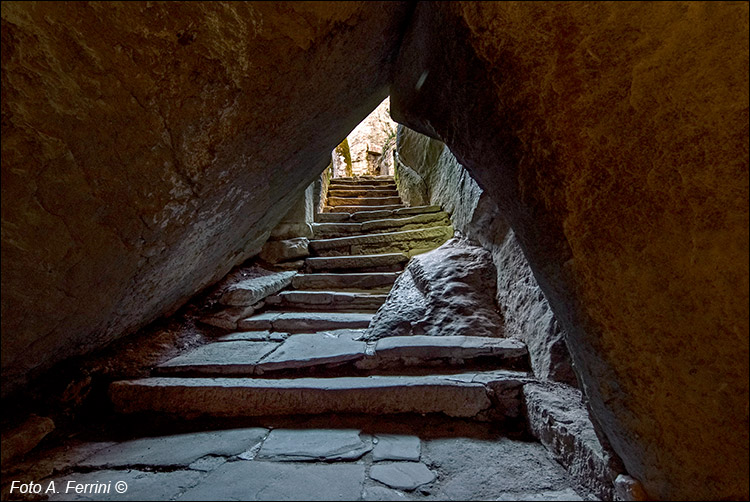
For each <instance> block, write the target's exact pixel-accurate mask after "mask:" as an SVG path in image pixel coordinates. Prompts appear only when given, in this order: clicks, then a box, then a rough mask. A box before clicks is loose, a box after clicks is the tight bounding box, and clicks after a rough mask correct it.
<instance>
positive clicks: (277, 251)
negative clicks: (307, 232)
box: [260, 237, 310, 264]
mask: <svg viewBox="0 0 750 502" xmlns="http://www.w3.org/2000/svg"><path fill="white" fill-rule="evenodd" d="M309 243H310V241H309V240H308V238H307V237H295V238H294V239H284V240H280V241H268V242H266V243H265V244H263V248H261V250H260V258H261V259H262V260H265V261H267V262H268V263H273V264H276V263H280V262H286V261H291V260H299V259H300V258H307V257H308V256H310V250H309V249H307V246H308V244H309Z"/></svg>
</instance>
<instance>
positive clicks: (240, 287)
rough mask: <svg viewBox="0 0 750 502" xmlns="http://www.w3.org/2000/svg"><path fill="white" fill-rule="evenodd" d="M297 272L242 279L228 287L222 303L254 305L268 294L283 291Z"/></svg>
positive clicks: (240, 305)
mask: <svg viewBox="0 0 750 502" xmlns="http://www.w3.org/2000/svg"><path fill="white" fill-rule="evenodd" d="M296 273H297V272H293V271H288V272H277V273H274V274H270V275H264V276H261V277H253V278H252V279H246V280H244V281H240V282H238V283H237V284H233V285H231V286H229V287H228V288H227V291H226V293H224V295H222V297H221V300H220V303H222V304H224V305H231V306H235V307H242V306H245V305H254V304H256V303H258V302H259V301H261V300H262V299H263V298H265V297H266V296H269V295H272V294H274V293H276V292H278V291H281V290H282V289H283V288H285V287H286V286H288V285H289V284H290V283H291V282H292V277H294V274H296Z"/></svg>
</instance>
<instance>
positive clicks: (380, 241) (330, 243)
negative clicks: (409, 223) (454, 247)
mask: <svg viewBox="0 0 750 502" xmlns="http://www.w3.org/2000/svg"><path fill="white" fill-rule="evenodd" d="M451 237H453V227H452V226H440V227H429V228H420V229H417V230H403V231H400V232H385V233H379V234H368V235H355V236H352V237H337V238H333V239H314V240H311V241H310V249H311V250H312V251H313V253H314V254H315V255H317V256H341V255H357V254H374V253H394V252H401V253H405V254H407V255H409V256H414V255H416V254H419V253H424V252H426V251H429V250H432V249H434V248H436V247H438V246H440V245H441V244H443V243H444V242H445V241H447V240H448V239H450V238H451Z"/></svg>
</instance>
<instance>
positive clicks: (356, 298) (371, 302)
mask: <svg viewBox="0 0 750 502" xmlns="http://www.w3.org/2000/svg"><path fill="white" fill-rule="evenodd" d="M387 296H388V295H387V293H386V294H378V293H353V292H346V291H297V290H292V291H281V292H280V293H278V294H276V295H272V296H269V297H268V298H266V306H268V307H270V308H272V309H295V310H325V311H327V312H375V311H377V310H378V309H379V308H380V306H381V305H383V303H385V298H386V297H387Z"/></svg>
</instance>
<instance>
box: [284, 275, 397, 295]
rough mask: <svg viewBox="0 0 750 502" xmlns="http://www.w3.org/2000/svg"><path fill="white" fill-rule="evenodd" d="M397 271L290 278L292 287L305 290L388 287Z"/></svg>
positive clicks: (394, 279)
mask: <svg viewBox="0 0 750 502" xmlns="http://www.w3.org/2000/svg"><path fill="white" fill-rule="evenodd" d="M398 276H399V273H398V272H370V273H359V274H299V275H297V276H295V277H294V279H292V287H293V288H295V289H307V290H310V289H312V290H333V291H341V290H346V289H359V290H363V289H374V288H386V287H387V288H390V287H391V286H393V283H394V282H395V281H396V278H397V277H398Z"/></svg>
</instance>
